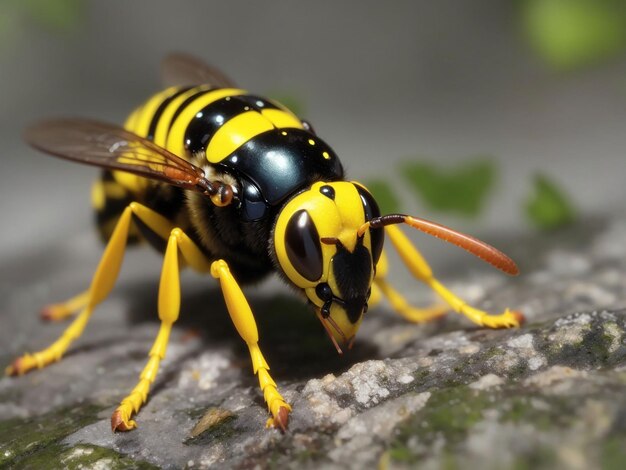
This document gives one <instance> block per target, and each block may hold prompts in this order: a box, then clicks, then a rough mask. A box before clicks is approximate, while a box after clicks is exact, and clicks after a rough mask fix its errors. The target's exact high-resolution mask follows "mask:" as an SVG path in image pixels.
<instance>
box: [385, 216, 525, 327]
mask: <svg viewBox="0 0 626 470" xmlns="http://www.w3.org/2000/svg"><path fill="white" fill-rule="evenodd" d="M385 230H386V231H387V235H389V238H390V239H391V242H392V243H393V245H394V247H395V248H396V250H397V251H398V253H399V255H400V257H401V258H402V261H403V262H404V264H405V265H406V266H407V268H409V270H410V271H411V273H412V274H413V276H415V278H416V279H418V280H420V281H422V282H424V283H425V284H426V285H428V286H429V287H430V288H431V289H432V290H434V291H435V292H436V293H437V294H439V296H441V298H443V300H444V301H445V302H446V303H447V304H448V305H450V307H451V308H452V310H454V311H455V312H457V313H460V314H461V315H465V316H466V317H467V318H469V319H470V320H471V321H472V322H474V323H476V324H478V325H481V326H486V327H489V328H511V327H514V326H519V325H520V323H521V322H522V319H523V317H522V315H521V314H520V313H517V312H514V311H511V310H509V309H506V310H505V311H504V313H502V314H500V315H490V314H488V313H487V312H484V311H482V310H479V309H476V308H474V307H471V306H469V305H467V303H466V302H465V301H464V300H462V299H460V298H459V297H457V296H456V295H455V294H453V293H452V292H450V291H449V290H448V289H447V288H446V287H445V286H444V285H443V284H441V283H440V282H439V281H438V280H437V279H436V278H435V277H434V275H433V272H432V270H431V268H430V266H429V265H428V263H427V262H426V260H425V259H424V258H423V257H422V255H421V254H420V252H419V251H417V249H416V248H415V247H414V246H413V244H412V243H411V242H410V241H409V239H408V238H407V237H406V236H405V235H404V234H403V233H402V231H401V230H400V229H399V228H398V227H396V226H393V225H389V226H387V227H385ZM381 288H382V287H381Z"/></svg>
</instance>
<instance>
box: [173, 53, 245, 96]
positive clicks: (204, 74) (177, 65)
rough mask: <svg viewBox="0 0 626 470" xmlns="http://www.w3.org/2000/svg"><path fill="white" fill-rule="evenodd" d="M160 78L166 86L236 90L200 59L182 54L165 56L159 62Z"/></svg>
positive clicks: (224, 76)
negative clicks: (202, 86) (206, 86)
mask: <svg viewBox="0 0 626 470" xmlns="http://www.w3.org/2000/svg"><path fill="white" fill-rule="evenodd" d="M161 77H162V80H163V82H164V83H165V84H166V85H167V86H195V85H211V87H213V88H236V87H237V86H236V85H235V82H234V81H233V80H231V79H230V78H229V77H228V76H227V75H225V74H224V73H223V72H221V71H220V70H218V69H216V68H215V67H212V66H210V65H208V64H206V63H205V62H204V61H202V60H201V59H198V58H196V57H194V56H191V55H188V54H182V53H178V52H175V53H172V54H169V55H167V56H166V57H165V58H164V59H163V61H162V62H161Z"/></svg>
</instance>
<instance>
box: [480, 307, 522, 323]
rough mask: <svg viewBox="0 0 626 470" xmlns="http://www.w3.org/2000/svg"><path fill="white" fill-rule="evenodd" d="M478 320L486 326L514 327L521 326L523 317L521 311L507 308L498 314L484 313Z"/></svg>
mask: <svg viewBox="0 0 626 470" xmlns="http://www.w3.org/2000/svg"><path fill="white" fill-rule="evenodd" d="M480 321H481V323H482V325H483V326H486V327H488V328H515V327H519V326H521V325H522V324H523V323H524V321H525V318H524V315H523V314H522V313H521V312H518V311H515V310H509V309H508V308H507V309H506V310H505V311H504V313H502V314H500V315H484V316H482V318H481V320H480Z"/></svg>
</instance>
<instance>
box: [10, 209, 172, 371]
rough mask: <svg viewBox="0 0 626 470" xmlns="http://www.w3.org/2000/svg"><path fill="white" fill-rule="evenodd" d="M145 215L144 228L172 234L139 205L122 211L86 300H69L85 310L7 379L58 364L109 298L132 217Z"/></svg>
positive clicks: (14, 368) (20, 360)
mask: <svg viewBox="0 0 626 470" xmlns="http://www.w3.org/2000/svg"><path fill="white" fill-rule="evenodd" d="M145 212H149V213H150V218H149V222H148V221H146V220H144V222H146V223H147V224H148V223H149V226H150V228H152V229H154V230H155V232H157V233H164V232H165V230H166V229H168V233H169V231H170V230H172V228H173V225H172V224H171V222H169V221H168V220H167V219H166V218H164V217H163V216H161V215H159V214H157V213H156V212H153V211H151V210H150V209H148V208H146V207H144V206H142V205H141V204H138V203H135V202H133V203H132V204H130V205H129V206H128V207H127V208H126V209H124V212H122V215H121V216H120V218H119V220H118V222H117V225H116V226H115V230H114V231H113V234H112V235H111V238H110V239H109V242H108V244H107V246H106V248H105V250H104V254H103V255H102V258H101V259H100V263H99V264H98V268H97V269H96V273H95V274H94V277H93V279H92V281H91V285H90V287H89V290H88V294H87V300H85V299H79V298H78V297H80V296H77V297H75V298H74V299H71V300H74V301H76V303H80V302H81V301H84V302H85V306H84V308H83V310H82V311H81V312H80V314H79V315H78V316H77V317H76V318H75V319H74V321H73V322H72V323H71V324H70V326H69V327H68V328H67V329H66V330H65V331H64V332H63V334H62V335H61V336H60V337H59V339H57V340H56V341H55V342H54V343H52V344H51V345H50V346H48V347H47V348H46V349H43V350H41V351H39V352H36V353H33V354H25V355H23V356H22V357H19V358H17V359H16V360H15V361H14V362H13V364H11V365H10V366H9V367H7V368H6V370H5V373H6V374H7V375H22V374H24V373H26V372H28V371H29V370H32V369H34V368H42V367H45V366H47V365H49V364H51V363H53V362H56V361H58V360H60V359H61V357H63V355H64V354H65V352H66V351H67V348H68V347H69V346H70V344H72V342H73V341H74V340H75V339H77V338H78V337H80V335H81V334H82V333H83V330H84V329H85V326H86V325H87V322H88V321H89V319H90V318H91V314H92V312H93V309H94V308H95V307H96V305H98V304H99V303H100V302H102V301H103V300H104V299H105V298H106V297H107V296H108V295H109V293H110V292H111V289H113V286H114V284H115V281H116V279H117V276H118V274H119V270H120V267H121V265H122V261H123V259H124V252H125V249H126V240H127V239H128V234H129V230H130V227H131V221H132V216H133V214H135V215H137V216H139V217H141V218H142V220H143V219H144V217H143V216H142V214H144V213H145ZM166 238H167V235H166ZM77 299H78V300H77Z"/></svg>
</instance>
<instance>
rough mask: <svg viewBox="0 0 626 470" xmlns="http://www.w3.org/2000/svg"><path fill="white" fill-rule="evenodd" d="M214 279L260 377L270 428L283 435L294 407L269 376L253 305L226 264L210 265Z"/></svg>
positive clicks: (224, 262) (223, 262) (216, 262)
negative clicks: (219, 287) (279, 430)
mask: <svg viewBox="0 0 626 470" xmlns="http://www.w3.org/2000/svg"><path fill="white" fill-rule="evenodd" d="M211 275H212V276H213V277H214V278H216V279H219V281H220V285H221V287H222V293H223V295H224V300H225V301H226V306H227V308H228V313H230V317H231V319H232V321H233V323H234V324H235V328H236V329H237V332H238V333H239V335H240V336H241V338H242V339H243V340H244V341H245V342H246V344H247V345H248V349H249V350H250V357H251V358H252V367H253V370H254V373H255V374H257V375H258V377H259V385H260V387H261V390H262V391H263V397H264V398H265V402H266V403H267V406H268V408H269V411H270V413H272V417H271V418H269V419H268V421H267V426H268V427H277V428H279V429H281V430H282V431H283V432H284V431H285V430H286V429H287V424H288V422H289V412H290V411H291V406H289V404H288V403H287V402H286V401H285V400H284V399H283V397H282V396H281V394H280V393H279V392H278V389H277V388H276V383H275V382H274V380H273V379H272V377H271V376H270V374H269V365H268V364H267V362H266V361H265V358H264V357H263V354H262V353H261V349H260V348H259V344H258V342H259V333H258V330H257V326H256V321H255V320H254V315H253V314H252V310H250V305H249V304H248V301H247V300H246V298H245V296H244V294H243V292H242V291H241V288H240V287H239V284H237V281H236V280H235V278H234V277H233V275H232V274H231V272H230V269H229V267H228V264H226V261H224V260H218V261H215V262H214V263H213V264H212V265H211Z"/></svg>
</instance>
